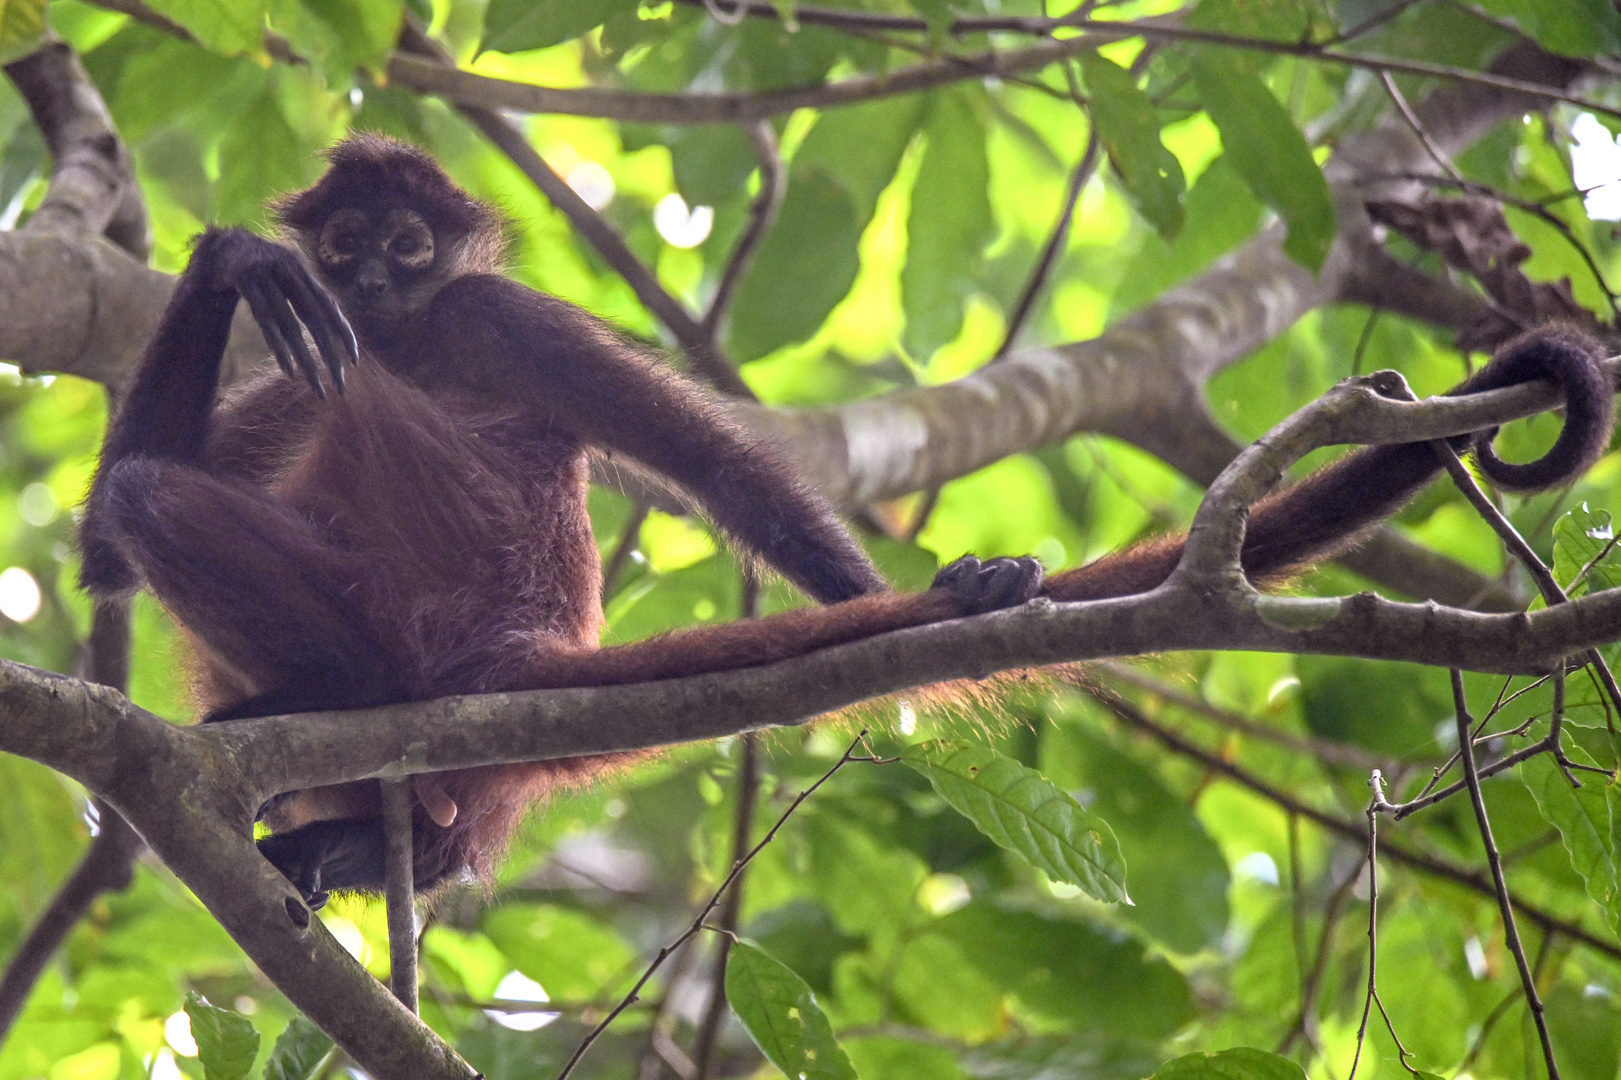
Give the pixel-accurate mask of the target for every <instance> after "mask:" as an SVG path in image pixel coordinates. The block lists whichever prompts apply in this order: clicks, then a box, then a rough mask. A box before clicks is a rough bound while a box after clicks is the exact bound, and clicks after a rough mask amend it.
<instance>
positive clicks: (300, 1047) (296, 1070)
mask: <svg viewBox="0 0 1621 1080" xmlns="http://www.w3.org/2000/svg"><path fill="white" fill-rule="evenodd" d="M331 1052H332V1040H331V1039H329V1038H327V1035H326V1032H324V1031H322V1030H321V1029H320V1028H318V1027H316V1026H315V1025H314V1024H313V1023H311V1022H310V1021H309V1020H308V1019H307V1018H305V1017H303V1016H295V1017H293V1022H292V1023H290V1024H288V1025H287V1027H286V1028H285V1029H283V1030H282V1033H281V1036H280V1037H279V1038H277V1039H276V1045H275V1046H274V1047H273V1048H271V1051H270V1060H269V1061H267V1062H265V1080H312V1078H313V1077H314V1076H315V1074H316V1072H317V1070H319V1069H320V1067H321V1063H322V1062H324V1061H325V1060H326V1056H327V1054H329V1053H331Z"/></svg>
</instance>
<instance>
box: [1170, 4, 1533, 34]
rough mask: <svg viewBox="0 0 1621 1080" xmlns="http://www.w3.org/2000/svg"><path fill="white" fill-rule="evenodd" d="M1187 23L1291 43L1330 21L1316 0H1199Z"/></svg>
mask: <svg viewBox="0 0 1621 1080" xmlns="http://www.w3.org/2000/svg"><path fill="white" fill-rule="evenodd" d="M1530 2H1535V0H1530ZM1188 25H1189V26H1190V27H1193V28H1195V29H1198V30H1217V31H1220V32H1221V33H1224V34H1233V35H1235V36H1238V37H1246V38H1260V39H1262V40H1263V41H1287V42H1290V43H1294V42H1298V41H1302V40H1306V39H1308V38H1309V37H1310V31H1311V29H1312V27H1313V26H1320V27H1322V28H1323V29H1325V30H1326V29H1328V28H1329V27H1330V26H1331V25H1332V23H1331V21H1330V20H1329V18H1328V15H1327V12H1325V11H1324V10H1323V6H1322V4H1321V2H1320V0H1200V2H1199V6H1198V7H1197V8H1195V9H1194V12H1193V14H1192V15H1190V16H1189V17H1188Z"/></svg>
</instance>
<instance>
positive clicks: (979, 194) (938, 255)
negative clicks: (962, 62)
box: [901, 87, 996, 361]
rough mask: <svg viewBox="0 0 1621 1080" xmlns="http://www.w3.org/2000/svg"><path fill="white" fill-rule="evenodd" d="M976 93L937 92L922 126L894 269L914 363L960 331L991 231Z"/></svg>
mask: <svg viewBox="0 0 1621 1080" xmlns="http://www.w3.org/2000/svg"><path fill="white" fill-rule="evenodd" d="M982 96H983V95H982V92H981V91H979V90H978V88H973V89H967V88H962V87H957V88H953V89H950V90H943V91H940V92H939V93H937V94H935V95H934V100H933V103H932V104H931V106H930V108H929V118H928V121H927V122H926V123H925V124H924V128H923V130H924V134H925V135H926V137H927V139H928V144H927V146H926V147H925V149H924V151H923V161H922V164H921V166H920V167H919V169H918V176H917V184H916V185H915V186H914V187H913V189H912V209H911V211H910V213H909V215H908V217H907V219H906V235H907V249H906V266H905V267H904V268H903V269H902V270H901V306H902V307H903V308H904V310H905V311H906V331H905V342H906V349H907V351H908V352H909V353H911V354H912V356H914V357H916V358H917V359H918V360H920V361H921V360H926V359H928V357H929V356H930V355H931V354H932V353H933V352H934V350H935V349H937V348H939V347H940V346H941V345H944V344H945V343H946V342H948V341H950V340H951V339H952V338H954V337H956V336H957V332H958V331H959V330H961V329H962V319H963V302H964V301H965V300H966V299H967V298H968V295H969V293H971V292H972V291H973V290H974V289H975V287H976V284H977V280H978V276H979V270H980V265H981V263H982V262H983V261H984V253H985V245H986V244H987V243H989V242H990V240H991V237H992V236H993V235H994V233H995V228H996V226H995V222H994V221H993V220H992V218H991V200H990V194H989V191H988V188H989V185H990V166H989V164H988V163H987V162H986V159H985V122H984V119H983V118H982V115H981V114H982V112H983V109H984V106H983V103H982V101H981V100H980V99H981V97H982Z"/></svg>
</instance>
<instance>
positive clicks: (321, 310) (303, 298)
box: [281, 268, 360, 391]
mask: <svg viewBox="0 0 1621 1080" xmlns="http://www.w3.org/2000/svg"><path fill="white" fill-rule="evenodd" d="M281 277H282V278H283V280H282V282H281V285H282V288H283V290H284V291H285V292H286V294H287V298H288V300H289V302H291V304H292V305H293V311H294V312H296V313H297V315H298V317H299V319H300V320H301V321H302V322H303V323H304V325H305V326H307V327H309V329H310V336H311V337H313V338H315V344H316V347H317V348H319V349H320V350H321V359H323V360H325V361H326V366H327V370H328V371H330V372H331V373H332V383H333V385H335V386H336V387H337V388H338V389H339V390H340V391H341V390H342V389H343V369H344V366H345V365H346V364H353V363H356V362H357V361H358V360H359V359H360V344H359V342H357V341H356V340H355V332H354V329H353V328H352V327H350V325H349V320H348V319H346V318H344V317H343V312H342V311H341V310H340V309H339V308H338V305H337V304H336V303H335V302H334V301H333V299H332V297H331V296H330V295H329V294H328V293H327V291H326V290H325V289H323V288H321V287H320V286H319V285H316V284H315V283H314V282H312V281H311V280H310V279H309V277H308V276H307V275H305V274H304V273H303V270H302V268H289V269H285V270H283V272H282V274H281Z"/></svg>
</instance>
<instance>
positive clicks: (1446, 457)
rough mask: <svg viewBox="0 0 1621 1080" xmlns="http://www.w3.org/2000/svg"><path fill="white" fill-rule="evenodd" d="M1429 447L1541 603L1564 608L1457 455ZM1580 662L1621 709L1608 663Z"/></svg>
mask: <svg viewBox="0 0 1621 1080" xmlns="http://www.w3.org/2000/svg"><path fill="white" fill-rule="evenodd" d="M1430 445H1431V446H1432V447H1434V448H1435V452H1436V453H1437V454H1439V455H1440V456H1441V462H1442V464H1443V465H1445V466H1446V470H1447V474H1448V475H1449V476H1451V477H1452V482H1453V483H1454V484H1456V485H1457V487H1458V490H1459V491H1461V492H1463V496H1464V498H1465V499H1467V500H1469V505H1471V506H1473V507H1474V508H1475V511H1476V512H1477V513H1478V514H1480V516H1481V517H1482V518H1484V519H1485V521H1486V524H1488V525H1490V526H1491V527H1492V530H1493V531H1494V532H1496V533H1497V535H1498V536H1499V537H1500V538H1501V539H1502V541H1503V543H1504V545H1505V546H1506V547H1507V548H1508V550H1509V551H1510V552H1511V553H1512V554H1513V555H1514V557H1515V558H1517V559H1519V560H1520V563H1521V564H1522V565H1523V566H1524V567H1525V569H1526V571H1527V572H1528V573H1529V574H1530V575H1531V579H1532V580H1533V581H1535V582H1536V584H1537V590H1538V591H1539V592H1541V593H1542V599H1543V602H1544V603H1546V604H1547V605H1548V606H1549V607H1553V606H1555V605H1557V604H1568V603H1569V602H1570V597H1568V596H1566V595H1565V590H1564V589H1562V588H1560V587H1559V583H1558V582H1557V581H1555V580H1554V577H1553V571H1552V570H1550V569H1548V566H1547V564H1546V563H1544V562H1543V561H1542V559H1541V557H1540V556H1538V555H1537V553H1536V552H1535V551H1533V550H1531V545H1530V544H1528V543H1526V542H1525V538H1524V537H1523V536H1521V535H1520V533H1519V530H1518V529H1516V528H1515V527H1514V525H1513V523H1512V522H1510V521H1509V520H1508V518H1506V517H1504V516H1503V512H1502V511H1501V510H1499V509H1497V506H1496V504H1495V503H1493V502H1492V501H1491V500H1490V499H1488V498H1487V497H1486V493H1485V492H1483V491H1481V490H1480V485H1479V484H1477V483H1475V478H1474V476H1473V475H1472V474H1471V473H1470V472H1469V470H1468V469H1466V468H1464V466H1463V462H1462V461H1460V460H1458V455H1457V452H1456V451H1454V450H1453V449H1452V446H1451V444H1450V443H1448V442H1447V441H1446V440H1445V439H1437V440H1436V441H1434V442H1432V443H1431V444H1430ZM1582 659H1583V660H1585V661H1586V662H1587V663H1588V664H1590V665H1591V666H1592V668H1593V671H1594V672H1595V673H1596V674H1597V676H1598V679H1599V682H1601V683H1602V684H1603V686H1604V690H1605V692H1606V693H1607V694H1608V695H1609V699H1610V701H1611V702H1613V703H1615V705H1616V706H1617V707H1618V708H1621V686H1617V685H1616V681H1615V675H1614V673H1612V672H1611V671H1610V665H1609V662H1608V661H1606V660H1605V659H1604V657H1603V655H1602V654H1601V653H1600V652H1599V651H1598V650H1597V649H1588V650H1587V651H1586V652H1585V653H1583V654H1582Z"/></svg>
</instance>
